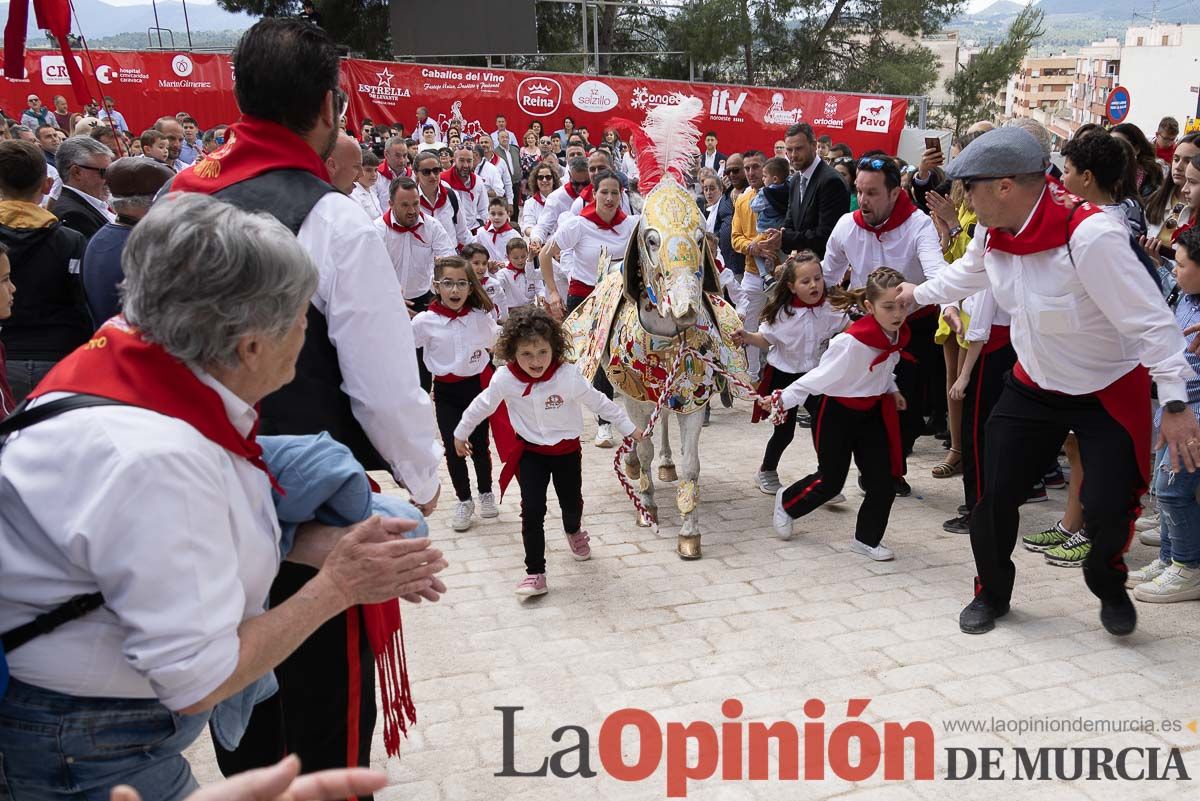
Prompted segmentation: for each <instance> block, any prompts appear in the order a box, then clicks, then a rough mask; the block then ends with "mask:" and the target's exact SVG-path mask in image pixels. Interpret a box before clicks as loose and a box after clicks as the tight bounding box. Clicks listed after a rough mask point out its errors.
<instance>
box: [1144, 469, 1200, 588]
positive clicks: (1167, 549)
mask: <svg viewBox="0 0 1200 801" xmlns="http://www.w3.org/2000/svg"><path fill="white" fill-rule="evenodd" d="M1197 488H1200V470H1198V471H1196V472H1195V473H1189V472H1187V471H1186V470H1181V471H1179V472H1178V473H1172V472H1171V463H1170V461H1169V456H1168V454H1167V451H1166V449H1165V448H1164V449H1163V450H1162V451H1160V452H1159V458H1158V464H1157V467H1156V469H1155V471H1154V489H1155V494H1156V495H1157V496H1158V519H1159V529H1160V531H1161V532H1162V545H1161V546H1160V547H1159V558H1160V559H1162V560H1163V561H1164V562H1170V561H1171V560H1172V559H1174V560H1175V561H1176V562H1179V563H1180V564H1183V565H1187V566H1188V567H1197V566H1200V502H1197V500H1196V490H1197Z"/></svg>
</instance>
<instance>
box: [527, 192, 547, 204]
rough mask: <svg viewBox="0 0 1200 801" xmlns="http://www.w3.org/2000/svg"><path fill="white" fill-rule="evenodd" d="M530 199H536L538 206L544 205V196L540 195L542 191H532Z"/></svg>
mask: <svg viewBox="0 0 1200 801" xmlns="http://www.w3.org/2000/svg"><path fill="white" fill-rule="evenodd" d="M530 200H536V201H537V202H538V205H539V206H545V205H546V198H544V197H542V193H541V192H534V193H533V197H531V198H530Z"/></svg>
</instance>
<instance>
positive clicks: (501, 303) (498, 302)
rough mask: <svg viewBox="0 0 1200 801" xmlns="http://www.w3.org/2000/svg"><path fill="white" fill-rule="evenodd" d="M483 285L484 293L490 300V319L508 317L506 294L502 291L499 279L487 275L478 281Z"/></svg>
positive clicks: (497, 319) (504, 318) (499, 319)
mask: <svg viewBox="0 0 1200 801" xmlns="http://www.w3.org/2000/svg"><path fill="white" fill-rule="evenodd" d="M479 285H480V286H482V287H483V291H484V293H486V294H487V296H488V298H490V299H491V301H492V311H491V315H492V319H493V320H495V321H496V322H500V321H502V320H507V319H508V296H507V295H506V294H505V293H504V287H503V285H501V283H500V280H499V279H498V278H496V276H494V275H489V276H487V277H486V278H484V279H483V280H482V281H480V282H479Z"/></svg>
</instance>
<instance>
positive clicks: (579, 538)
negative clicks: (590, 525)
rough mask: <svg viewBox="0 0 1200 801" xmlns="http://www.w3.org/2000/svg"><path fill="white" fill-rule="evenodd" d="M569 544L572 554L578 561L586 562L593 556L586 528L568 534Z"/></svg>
mask: <svg viewBox="0 0 1200 801" xmlns="http://www.w3.org/2000/svg"><path fill="white" fill-rule="evenodd" d="M567 544H568V545H570V546H571V555H572V556H574V557H575V561H576V562H586V561H587V560H588V559H591V558H592V548H591V546H590V545H588V533H587V529H586V528H581V529H579V531H576V532H575V533H574V534H568V535H567Z"/></svg>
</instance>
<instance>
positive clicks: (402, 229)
mask: <svg viewBox="0 0 1200 801" xmlns="http://www.w3.org/2000/svg"><path fill="white" fill-rule="evenodd" d="M383 222H384V225H386V226H387V227H388V228H391V229H392V230H393V231H395V232H396V233H398V234H412V235H413V238H415V239H416V240H417V241H418V242H420V243H421V244H422V245H423V244H425V240H424V239H422V238H421V234H420V230H421V218H420V217H417V224H416V225H414V226H412V227H411V228H410V227H409V226H407V225H401V224H400V223H398V222H396V220H395V218H394V217H392V210H391V209H388V210H387V211H385V212H384V213H383Z"/></svg>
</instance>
